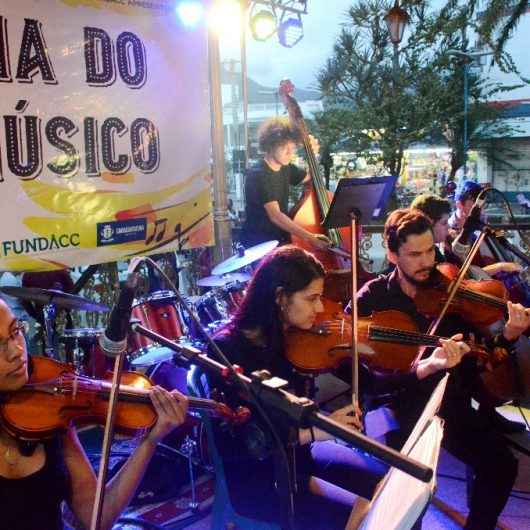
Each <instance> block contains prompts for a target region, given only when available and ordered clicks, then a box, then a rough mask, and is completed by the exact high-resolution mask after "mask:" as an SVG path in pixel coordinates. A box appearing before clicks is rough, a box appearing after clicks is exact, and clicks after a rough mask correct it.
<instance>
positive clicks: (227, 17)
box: [208, 0, 241, 38]
mask: <svg viewBox="0 0 530 530" xmlns="http://www.w3.org/2000/svg"><path fill="white" fill-rule="evenodd" d="M208 25H209V26H210V28H211V29H213V30H214V31H215V32H216V33H217V34H218V35H219V36H222V37H223V38H234V37H237V38H238V36H239V31H240V26H241V4H240V2H239V1H237V0H224V1H222V2H221V1H219V2H216V3H215V6H214V7H213V8H212V9H211V10H210V13H209V15H208Z"/></svg>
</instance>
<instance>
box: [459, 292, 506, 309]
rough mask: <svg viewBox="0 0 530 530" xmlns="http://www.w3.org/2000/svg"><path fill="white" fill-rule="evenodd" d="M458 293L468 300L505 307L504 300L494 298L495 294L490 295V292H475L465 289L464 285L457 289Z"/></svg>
mask: <svg viewBox="0 0 530 530" xmlns="http://www.w3.org/2000/svg"><path fill="white" fill-rule="evenodd" d="M458 294H459V296H462V297H463V298H467V299H468V300H473V301H475V302H483V303H484V304H489V305H493V306H495V307H499V308H503V309H504V308H505V307H506V303H505V302H504V300H501V299H499V298H496V297H495V296H492V295H490V294H485V293H476V292H474V291H472V290H470V289H466V288H465V287H464V288H461V289H459V290H458Z"/></svg>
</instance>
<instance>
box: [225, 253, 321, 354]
mask: <svg viewBox="0 0 530 530" xmlns="http://www.w3.org/2000/svg"><path fill="white" fill-rule="evenodd" d="M324 274H325V272H324V267H323V266H322V264H321V263H320V261H318V260H317V259H316V258H315V257H314V256H313V255H312V254H310V253H309V252H306V251H305V250H303V249H301V248H298V247H294V246H292V245H286V246H283V247H279V248H277V249H276V250H274V251H273V252H271V253H270V254H269V255H268V256H266V257H265V258H263V260H262V262H261V264H260V265H259V267H258V269H257V270H256V272H255V273H254V276H253V278H252V280H251V282H250V284H249V286H248V289H247V294H246V296H245V298H244V300H243V302H242V304H241V307H240V308H239V311H238V312H237V313H236V315H235V317H234V320H233V322H232V323H231V325H230V326H229V329H230V330H231V331H238V330H239V331H240V330H259V331H260V332H261V334H262V338H263V339H264V340H265V342H266V345H267V346H269V347H271V348H273V349H282V348H283V328H282V320H281V316H280V308H279V307H278V304H277V303H276V299H277V296H278V289H281V290H282V293H283V294H285V295H287V296H290V295H293V294H294V293H296V292H298V291H301V290H302V289H305V288H306V287H307V286H308V285H309V284H310V283H311V282H312V281H313V280H316V279H317V278H323V277H324Z"/></svg>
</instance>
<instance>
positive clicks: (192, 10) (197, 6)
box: [175, 0, 204, 28]
mask: <svg viewBox="0 0 530 530" xmlns="http://www.w3.org/2000/svg"><path fill="white" fill-rule="evenodd" d="M175 10H176V12H177V15H178V16H179V18H180V20H181V22H182V24H184V26H187V27H189V28H193V27H195V26H197V25H198V24H199V23H200V21H201V20H202V18H203V16H204V6H203V5H202V3H201V2H198V1H193V0H187V1H184V2H180V3H179V4H178V5H177V6H176V9H175Z"/></svg>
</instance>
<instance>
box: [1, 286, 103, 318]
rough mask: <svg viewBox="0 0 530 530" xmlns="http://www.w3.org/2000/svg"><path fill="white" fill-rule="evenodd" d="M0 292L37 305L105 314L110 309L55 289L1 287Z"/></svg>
mask: <svg viewBox="0 0 530 530" xmlns="http://www.w3.org/2000/svg"><path fill="white" fill-rule="evenodd" d="M0 291H1V292H3V293H4V294H7V295H8V296H14V297H15V298H20V299H21V300H28V301H29V302H35V303H37V304H43V305H47V304H55V305H56V306H57V307H61V308H63V309H80V310H82V311H98V312H100V313H105V312H106V311H108V310H109V308H108V307H107V306H106V305H105V304H100V303H97V302H92V301H91V300H87V299H86V298H83V297H82V296H77V295H75V294H69V293H63V292H62V291H57V290H55V289H39V288H38V287H0Z"/></svg>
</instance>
